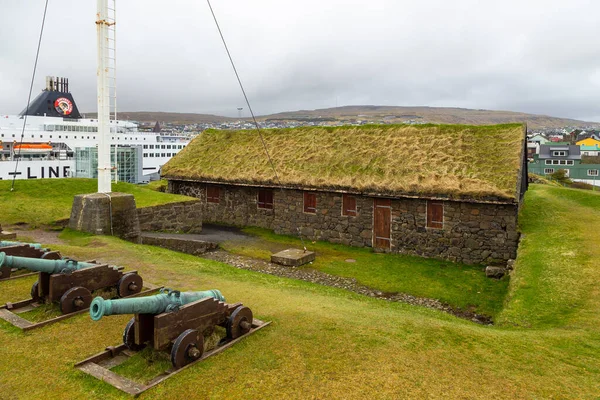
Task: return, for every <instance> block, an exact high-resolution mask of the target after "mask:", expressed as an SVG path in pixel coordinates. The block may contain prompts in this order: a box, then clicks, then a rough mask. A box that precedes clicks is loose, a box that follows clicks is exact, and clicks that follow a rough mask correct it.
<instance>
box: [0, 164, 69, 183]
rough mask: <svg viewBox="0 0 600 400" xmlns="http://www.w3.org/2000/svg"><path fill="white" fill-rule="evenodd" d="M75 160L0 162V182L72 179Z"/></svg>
mask: <svg viewBox="0 0 600 400" xmlns="http://www.w3.org/2000/svg"><path fill="white" fill-rule="evenodd" d="M74 172H75V160H64V161H59V160H21V161H19V162H18V163H17V161H2V162H0V180H12V179H13V178H15V179H45V178H70V177H72V176H73V174H74Z"/></svg>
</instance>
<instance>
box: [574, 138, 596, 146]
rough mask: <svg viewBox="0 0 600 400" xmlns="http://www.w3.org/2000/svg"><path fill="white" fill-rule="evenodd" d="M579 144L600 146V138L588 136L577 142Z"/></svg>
mask: <svg viewBox="0 0 600 400" xmlns="http://www.w3.org/2000/svg"><path fill="white" fill-rule="evenodd" d="M575 144H576V145H577V146H600V140H598V139H595V138H593V137H588V138H585V139H582V140H579V141H578V142H577V143H575Z"/></svg>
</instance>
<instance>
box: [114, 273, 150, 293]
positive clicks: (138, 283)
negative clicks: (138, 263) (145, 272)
mask: <svg viewBox="0 0 600 400" xmlns="http://www.w3.org/2000/svg"><path fill="white" fill-rule="evenodd" d="M143 286H144V280H143V279H142V277H141V276H139V275H138V274H134V273H128V274H125V275H123V276H122V277H121V279H119V282H118V283H117V294H118V295H119V297H121V298H123V297H127V296H131V295H132V294H137V293H139V292H141V291H142V287H143Z"/></svg>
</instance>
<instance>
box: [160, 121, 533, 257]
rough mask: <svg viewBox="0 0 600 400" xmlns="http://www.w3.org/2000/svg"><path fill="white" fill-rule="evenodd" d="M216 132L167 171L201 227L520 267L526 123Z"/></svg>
mask: <svg viewBox="0 0 600 400" xmlns="http://www.w3.org/2000/svg"><path fill="white" fill-rule="evenodd" d="M263 135H264V138H265V142H266V143H267V146H268V148H269V151H270V154H271V157H272V160H273V163H274V165H275V168H276V170H277V173H278V178H277V177H276V176H275V174H274V172H273V170H272V168H271V166H270V165H269V160H268V159H267V157H266V155H265V152H264V148H263V145H262V143H261V141H260V139H259V137H258V135H257V133H256V132H255V131H250V130H241V131H218V130H209V131H206V132H204V133H203V134H201V135H200V136H198V137H197V138H196V139H194V140H193V141H192V142H191V143H190V144H189V145H188V146H187V147H186V148H185V149H184V150H183V151H181V152H180V153H179V154H178V155H177V156H175V157H174V158H173V159H171V161H169V163H167V164H166V165H165V166H164V167H163V169H162V175H163V177H164V178H166V179H167V180H168V181H169V186H168V187H169V189H168V190H169V191H170V192H172V193H178V194H185V195H188V196H195V197H198V198H199V199H201V201H202V204H203V207H204V209H203V222H221V223H227V224H234V225H240V226H259V227H264V228H269V229H273V230H274V231H275V232H276V233H282V234H294V233H296V226H298V227H300V229H301V230H302V233H303V234H304V235H305V236H307V237H308V238H310V239H312V240H326V241H330V242H333V243H343V244H348V245H352V246H366V247H374V248H376V249H382V250H383V251H390V252H398V253H409V254H417V255H422V256H427V257H439V258H445V259H449V260H454V261H461V262H465V263H493V262H501V261H505V260H507V259H510V258H514V257H515V256H516V251H517V244H518V239H519V234H518V231H517V216H518V211H519V206H520V204H521V200H522V198H523V195H524V192H525V191H526V189H527V167H526V164H525V163H526V147H525V146H526V141H525V137H526V128H525V126H524V125H521V124H507V125H494V126H464V125H419V126H405V125H384V126H378V125H372V126H361V127H335V128H328V127H304V128H293V129H273V130H263Z"/></svg>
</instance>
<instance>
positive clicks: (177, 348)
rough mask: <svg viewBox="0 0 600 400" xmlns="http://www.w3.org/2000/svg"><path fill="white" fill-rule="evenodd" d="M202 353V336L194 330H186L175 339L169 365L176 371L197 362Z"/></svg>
mask: <svg viewBox="0 0 600 400" xmlns="http://www.w3.org/2000/svg"><path fill="white" fill-rule="evenodd" d="M203 353H204V336H202V334H201V333H200V332H198V331H197V330H196V329H187V330H185V331H184V332H183V333H182V334H181V335H179V336H178V337H177V339H176V340H175V343H173V347H172V348H171V364H173V367H175V368H176V369H179V368H182V367H185V366H186V365H188V364H190V363H192V362H194V361H196V360H198V359H199V358H200V357H202V354H203Z"/></svg>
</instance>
